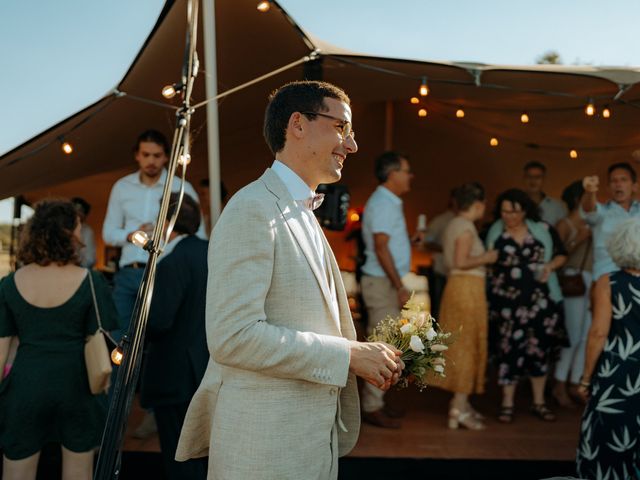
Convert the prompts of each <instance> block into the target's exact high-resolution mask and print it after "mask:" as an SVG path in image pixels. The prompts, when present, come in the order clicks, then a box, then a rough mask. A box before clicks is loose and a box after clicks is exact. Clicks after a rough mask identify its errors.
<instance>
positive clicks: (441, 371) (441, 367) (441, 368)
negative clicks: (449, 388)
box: [433, 365, 444, 373]
mask: <svg viewBox="0 0 640 480" xmlns="http://www.w3.org/2000/svg"><path fill="white" fill-rule="evenodd" d="M433 370H434V371H435V372H438V373H444V367H443V366H442V365H436V366H434V367H433Z"/></svg>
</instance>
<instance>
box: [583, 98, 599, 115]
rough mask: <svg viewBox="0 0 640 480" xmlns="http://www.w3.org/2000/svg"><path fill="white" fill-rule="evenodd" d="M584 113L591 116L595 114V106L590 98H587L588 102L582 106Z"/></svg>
mask: <svg viewBox="0 0 640 480" xmlns="http://www.w3.org/2000/svg"><path fill="white" fill-rule="evenodd" d="M584 113H586V114H587V115H589V116H590V117H593V116H594V115H595V113H596V106H595V105H594V104H593V101H592V100H591V99H589V103H587V106H586V107H585V108H584Z"/></svg>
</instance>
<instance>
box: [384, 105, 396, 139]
mask: <svg viewBox="0 0 640 480" xmlns="http://www.w3.org/2000/svg"><path fill="white" fill-rule="evenodd" d="M393 113H394V109H393V100H387V101H386V102H385V110H384V149H385V150H386V151H389V150H393V120H394V118H393V117H394V115H393Z"/></svg>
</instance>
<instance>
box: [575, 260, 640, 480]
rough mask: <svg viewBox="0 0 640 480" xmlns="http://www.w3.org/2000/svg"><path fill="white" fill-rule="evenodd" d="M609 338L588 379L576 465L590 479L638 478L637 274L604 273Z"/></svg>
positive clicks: (639, 295)
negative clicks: (608, 303) (608, 292)
mask: <svg viewBox="0 0 640 480" xmlns="http://www.w3.org/2000/svg"><path fill="white" fill-rule="evenodd" d="M610 283H611V304H612V317H611V328H610V330H609V337H608V339H607V342H606V343H605V346H604V350H603V351H602V354H601V355H600V358H599V359H598V363H597V365H596V368H595V370H594V374H593V376H592V378H591V398H589V403H588V404H587V408H586V409H585V411H584V414H583V416H582V425H581V428H580V443H579V444H578V452H577V456H576V463H577V467H578V476H579V477H580V478H585V479H590V480H623V479H624V480H627V479H637V478H640V439H639V437H640V277H637V276H633V275H631V274H630V273H627V272H624V271H620V272H616V273H614V274H612V275H611V276H610Z"/></svg>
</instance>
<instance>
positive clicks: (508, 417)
mask: <svg viewBox="0 0 640 480" xmlns="http://www.w3.org/2000/svg"><path fill="white" fill-rule="evenodd" d="M498 421H499V422H501V423H512V422H513V406H510V407H507V406H505V405H502V406H501V407H500V409H499V410H498Z"/></svg>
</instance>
